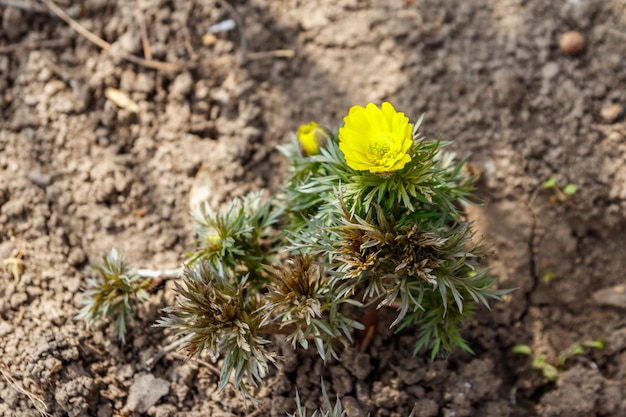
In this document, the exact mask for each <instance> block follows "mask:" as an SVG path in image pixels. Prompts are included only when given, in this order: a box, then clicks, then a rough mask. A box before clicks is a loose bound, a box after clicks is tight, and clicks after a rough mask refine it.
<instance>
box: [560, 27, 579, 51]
mask: <svg viewBox="0 0 626 417" xmlns="http://www.w3.org/2000/svg"><path fill="white" fill-rule="evenodd" d="M559 48H561V51H563V52H565V53H566V54H568V55H577V54H579V53H581V52H582V51H583V50H584V49H585V38H584V37H583V35H582V34H581V33H580V32H576V31H570V32H565V33H564V34H563V35H561V37H560V38H559Z"/></svg>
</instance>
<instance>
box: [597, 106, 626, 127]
mask: <svg viewBox="0 0 626 417" xmlns="http://www.w3.org/2000/svg"><path fill="white" fill-rule="evenodd" d="M624 110H625V109H624V106H622V105H621V104H613V105H611V106H607V107H604V108H603V109H602V110H601V111H600V116H602V119H604V121H605V122H607V123H613V122H615V121H617V120H618V119H620V118H621V117H623V116H624V113H625V111H624Z"/></svg>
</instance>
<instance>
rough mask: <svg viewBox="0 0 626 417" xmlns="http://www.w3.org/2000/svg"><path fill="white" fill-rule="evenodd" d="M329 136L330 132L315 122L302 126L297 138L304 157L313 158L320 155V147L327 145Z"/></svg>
mask: <svg viewBox="0 0 626 417" xmlns="http://www.w3.org/2000/svg"><path fill="white" fill-rule="evenodd" d="M328 135H329V133H328V131H327V130H326V129H325V128H323V127H322V126H320V125H318V124H317V123H315V122H311V123H309V124H306V125H302V126H300V127H299V128H298V134H297V136H298V142H300V148H301V150H302V152H303V153H304V155H306V156H311V155H317V154H318V153H320V147H323V146H325V145H326V141H327V140H328Z"/></svg>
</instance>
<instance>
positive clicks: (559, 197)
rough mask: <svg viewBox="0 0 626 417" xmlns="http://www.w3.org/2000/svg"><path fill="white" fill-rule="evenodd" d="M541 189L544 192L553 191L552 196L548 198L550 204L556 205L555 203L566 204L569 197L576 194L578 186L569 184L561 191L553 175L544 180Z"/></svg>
mask: <svg viewBox="0 0 626 417" xmlns="http://www.w3.org/2000/svg"><path fill="white" fill-rule="evenodd" d="M543 188H545V189H546V190H554V195H553V196H552V197H551V198H550V203H551V204H556V203H557V202H561V203H564V202H567V201H568V199H569V197H571V196H573V195H574V194H576V193H577V192H578V186H576V185H575V184H571V183H568V184H566V185H565V187H563V188H562V189H561V188H560V187H559V186H558V184H557V177H556V175H553V176H551V177H550V178H548V179H547V180H545V181H544V182H543Z"/></svg>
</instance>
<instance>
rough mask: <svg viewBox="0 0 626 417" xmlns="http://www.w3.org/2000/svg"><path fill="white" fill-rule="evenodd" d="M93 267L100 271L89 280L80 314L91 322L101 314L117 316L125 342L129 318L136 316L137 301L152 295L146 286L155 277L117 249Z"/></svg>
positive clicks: (120, 333) (119, 331) (88, 322)
mask: <svg viewBox="0 0 626 417" xmlns="http://www.w3.org/2000/svg"><path fill="white" fill-rule="evenodd" d="M92 267H93V269H94V271H95V272H96V273H97V275H96V276H95V277H92V278H89V279H88V280H87V287H86V289H85V290H84V291H83V298H82V303H83V307H82V308H81V309H80V311H79V313H78V316H77V317H78V318H80V319H85V320H86V321H87V326H90V325H92V324H93V323H94V322H95V321H96V320H97V319H99V318H100V317H115V329H116V330H117V332H118V337H119V338H120V340H121V341H122V343H125V333H126V321H127V320H129V319H130V318H132V314H133V302H145V301H147V300H148V299H149V296H148V292H147V291H146V290H147V289H148V287H149V286H150V285H151V283H152V280H150V279H144V278H142V277H140V276H139V274H137V271H136V270H135V269H134V268H133V267H131V266H129V265H127V264H126V263H125V262H124V257H123V256H122V255H121V254H120V253H119V252H118V251H117V250H115V249H112V250H111V252H109V253H108V254H106V255H104V256H103V257H102V264H101V265H93V266H92Z"/></svg>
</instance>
